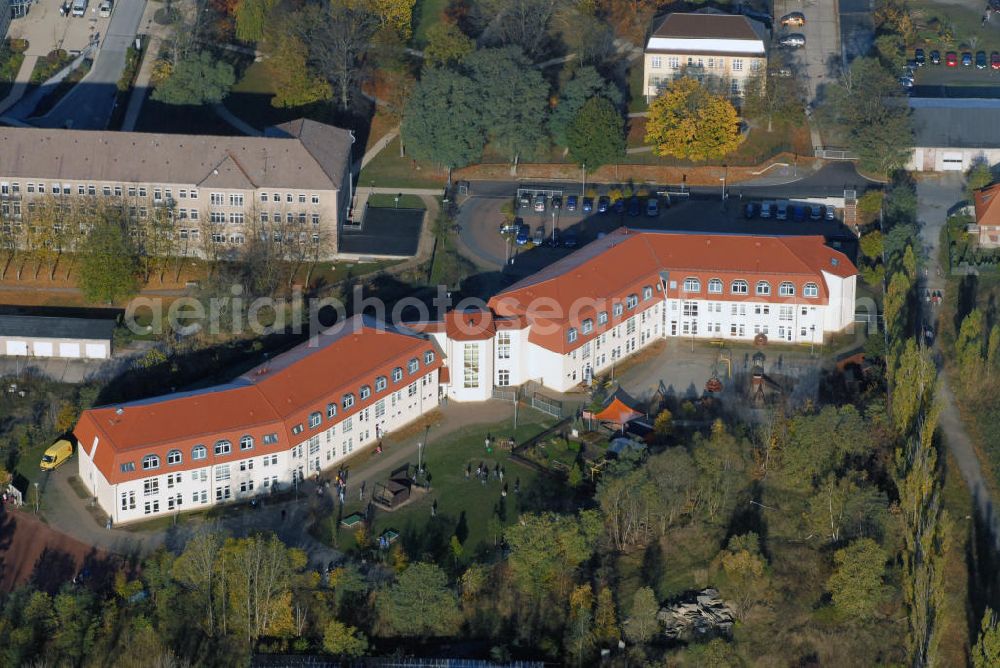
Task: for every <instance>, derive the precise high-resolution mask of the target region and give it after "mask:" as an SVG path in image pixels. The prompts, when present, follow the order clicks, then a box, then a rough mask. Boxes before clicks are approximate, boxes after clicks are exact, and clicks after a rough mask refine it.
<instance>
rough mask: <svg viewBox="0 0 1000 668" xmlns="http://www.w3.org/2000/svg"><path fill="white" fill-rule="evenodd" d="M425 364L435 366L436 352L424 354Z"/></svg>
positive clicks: (431, 351) (429, 351) (430, 351)
mask: <svg viewBox="0 0 1000 668" xmlns="http://www.w3.org/2000/svg"><path fill="white" fill-rule="evenodd" d="M424 364H434V351H433V350H428V351H427V352H425V353H424Z"/></svg>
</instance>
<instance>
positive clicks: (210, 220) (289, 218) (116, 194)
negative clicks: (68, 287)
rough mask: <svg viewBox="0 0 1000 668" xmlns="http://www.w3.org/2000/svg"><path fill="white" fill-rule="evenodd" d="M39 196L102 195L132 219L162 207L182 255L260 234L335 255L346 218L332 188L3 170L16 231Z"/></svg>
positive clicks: (77, 200) (66, 199) (4, 211)
mask: <svg viewBox="0 0 1000 668" xmlns="http://www.w3.org/2000/svg"><path fill="white" fill-rule="evenodd" d="M88 198H89V199H88ZM43 199H44V200H45V201H46V202H51V203H53V204H54V205H55V206H57V207H61V206H73V205H79V204H81V203H87V202H90V201H98V200H103V201H106V202H110V203H112V204H115V205H120V206H122V207H123V208H124V212H125V213H126V214H127V216H128V219H129V220H131V221H133V222H135V223H137V224H144V223H145V221H146V220H147V219H149V218H151V217H152V216H153V215H154V213H155V212H156V211H157V210H162V212H163V215H164V216H165V217H166V220H167V221H168V222H169V226H170V227H171V228H172V234H173V237H172V243H171V244H169V245H170V246H172V248H171V249H170V253H169V254H172V255H180V256H205V255H207V254H208V253H207V252H206V248H205V246H206V245H208V244H209V243H211V244H215V245H217V246H218V248H217V249H216V250H217V251H218V252H219V253H221V254H223V255H224V254H226V253H227V252H230V251H233V250H235V249H237V248H238V247H239V246H242V245H244V244H245V243H246V242H247V240H248V239H249V238H251V237H252V236H254V235H257V236H260V237H261V239H262V240H265V239H267V240H270V241H271V242H272V243H275V244H283V245H290V244H298V245H305V246H307V247H308V246H310V245H316V246H317V247H318V248H319V249H320V251H321V255H322V256H324V257H332V256H334V255H335V254H336V252H337V230H338V224H339V221H341V220H342V219H343V211H342V209H343V206H342V203H340V202H339V199H340V198H339V197H338V192H337V191H335V190H298V189H288V188H277V189H276V188H267V189H260V190H240V189H222V188H210V187H199V186H197V185H196V184H184V183H113V182H103V181H91V182H87V183H79V182H73V183H68V182H64V181H57V180H53V179H42V178H35V179H26V178H9V177H5V176H4V175H2V174H0V224H3V225H4V226H9V227H10V231H14V232H17V231H18V230H20V229H21V226H22V225H24V224H27V223H28V221H29V220H30V219H31V216H32V214H33V212H34V211H35V210H36V207H38V206H40V201H41V200H43ZM15 237H16V234H15ZM166 245H167V244H162V245H161V247H165V246H166Z"/></svg>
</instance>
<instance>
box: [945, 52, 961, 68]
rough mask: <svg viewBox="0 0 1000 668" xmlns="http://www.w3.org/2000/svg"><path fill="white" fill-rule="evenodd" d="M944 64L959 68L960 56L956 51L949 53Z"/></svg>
mask: <svg viewBox="0 0 1000 668" xmlns="http://www.w3.org/2000/svg"><path fill="white" fill-rule="evenodd" d="M944 62H945V64H946V65H947V66H948V67H958V54H957V53H955V52H954V51H949V52H948V53H946V54H945V56H944Z"/></svg>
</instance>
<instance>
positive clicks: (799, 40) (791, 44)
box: [778, 33, 806, 49]
mask: <svg viewBox="0 0 1000 668" xmlns="http://www.w3.org/2000/svg"><path fill="white" fill-rule="evenodd" d="M778 44H780V45H781V46H784V47H786V48H790V49H798V48H801V47H803V46H805V45H806V36H805V35H800V34H798V33H794V34H791V35H785V36H784V37H782V38H781V39H779V40H778Z"/></svg>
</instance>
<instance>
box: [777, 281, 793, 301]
mask: <svg viewBox="0 0 1000 668" xmlns="http://www.w3.org/2000/svg"><path fill="white" fill-rule="evenodd" d="M778 295H779V296H781V297H794V296H795V286H794V285H792V284H791V283H789V282H788V281H785V282H784V283H782V284H781V285H779V286H778Z"/></svg>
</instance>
